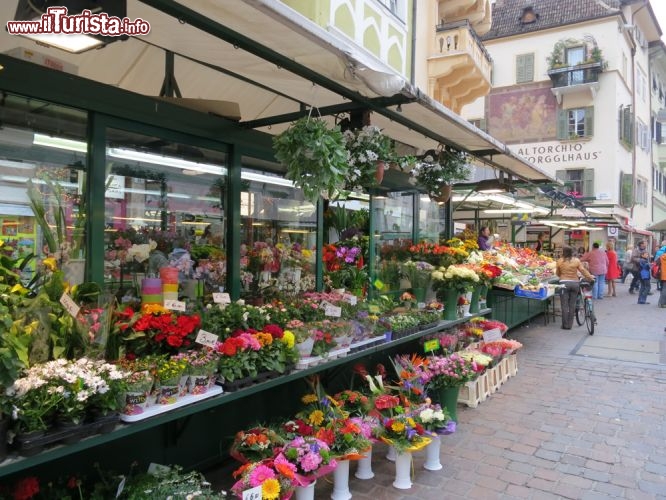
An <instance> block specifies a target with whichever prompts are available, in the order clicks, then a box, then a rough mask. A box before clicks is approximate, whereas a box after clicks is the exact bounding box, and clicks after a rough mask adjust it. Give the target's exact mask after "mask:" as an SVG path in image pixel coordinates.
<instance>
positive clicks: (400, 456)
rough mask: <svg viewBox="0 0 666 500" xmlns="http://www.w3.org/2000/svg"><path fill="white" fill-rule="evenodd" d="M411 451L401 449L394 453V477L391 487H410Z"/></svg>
mask: <svg viewBox="0 0 666 500" xmlns="http://www.w3.org/2000/svg"><path fill="white" fill-rule="evenodd" d="M411 471H412V453H411V452H409V451H403V452H400V453H396V457H395V479H394V481H393V487H394V488H396V489H398V490H408V489H409V488H411V487H412V477H411Z"/></svg>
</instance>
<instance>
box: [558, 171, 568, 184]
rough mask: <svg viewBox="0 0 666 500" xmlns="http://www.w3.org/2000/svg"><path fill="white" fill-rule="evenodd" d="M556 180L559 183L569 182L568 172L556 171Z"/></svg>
mask: <svg viewBox="0 0 666 500" xmlns="http://www.w3.org/2000/svg"><path fill="white" fill-rule="evenodd" d="M555 178H556V179H557V180H558V181H562V182H566V180H567V171H566V170H555Z"/></svg>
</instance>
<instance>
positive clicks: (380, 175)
mask: <svg viewBox="0 0 666 500" xmlns="http://www.w3.org/2000/svg"><path fill="white" fill-rule="evenodd" d="M376 165H377V170H376V171H375V180H376V181H377V184H381V183H382V181H383V180H384V170H386V163H384V162H383V161H382V160H379V161H377V164H376Z"/></svg>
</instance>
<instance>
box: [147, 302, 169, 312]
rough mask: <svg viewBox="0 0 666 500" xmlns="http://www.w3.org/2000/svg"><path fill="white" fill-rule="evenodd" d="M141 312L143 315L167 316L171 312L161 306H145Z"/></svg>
mask: <svg viewBox="0 0 666 500" xmlns="http://www.w3.org/2000/svg"><path fill="white" fill-rule="evenodd" d="M141 312H142V313H143V314H167V313H168V312H169V310H168V309H165V308H164V307H163V306H161V305H160V304H144V305H142V306H141Z"/></svg>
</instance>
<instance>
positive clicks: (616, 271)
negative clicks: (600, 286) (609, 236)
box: [606, 241, 620, 297]
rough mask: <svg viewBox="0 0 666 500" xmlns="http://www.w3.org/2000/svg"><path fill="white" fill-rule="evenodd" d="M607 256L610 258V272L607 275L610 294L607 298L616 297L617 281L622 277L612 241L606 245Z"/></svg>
mask: <svg viewBox="0 0 666 500" xmlns="http://www.w3.org/2000/svg"><path fill="white" fill-rule="evenodd" d="M606 256H607V257H608V272H607V273H606V283H608V293H607V295H606V297H616V294H615V280H616V279H618V278H619V277H620V268H619V267H618V265H617V253H615V245H613V242H612V241H609V242H608V243H606Z"/></svg>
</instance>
